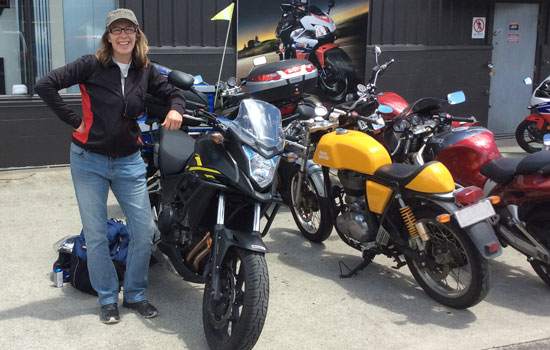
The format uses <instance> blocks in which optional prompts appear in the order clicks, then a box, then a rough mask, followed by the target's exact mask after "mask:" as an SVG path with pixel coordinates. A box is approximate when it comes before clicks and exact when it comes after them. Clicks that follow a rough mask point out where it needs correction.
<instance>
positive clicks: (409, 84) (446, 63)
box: [366, 0, 491, 125]
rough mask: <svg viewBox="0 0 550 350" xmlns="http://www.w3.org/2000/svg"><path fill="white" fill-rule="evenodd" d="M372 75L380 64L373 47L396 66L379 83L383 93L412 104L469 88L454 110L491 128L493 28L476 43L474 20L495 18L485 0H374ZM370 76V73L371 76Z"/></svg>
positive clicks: (369, 49) (368, 64) (369, 55)
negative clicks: (395, 95) (390, 92)
mask: <svg viewBox="0 0 550 350" xmlns="http://www.w3.org/2000/svg"><path fill="white" fill-rule="evenodd" d="M371 4H372V6H371V11H370V13H369V28H370V31H369V33H370V35H369V37H368V41H369V44H370V45H369V46H368V47H367V59H366V72H370V71H371V67H373V66H374V64H375V62H374V54H373V52H372V47H373V45H380V46H381V48H382V55H381V57H380V59H381V60H382V61H383V62H385V61H388V60H390V59H391V58H393V59H395V63H394V64H393V65H392V66H391V67H390V68H388V70H387V71H386V72H385V73H384V75H383V76H382V77H381V78H380V79H379V80H378V88H379V89H378V91H393V92H396V93H398V94H400V95H401V96H403V97H404V98H405V99H406V100H407V101H408V102H413V101H415V100H417V99H419V98H421V97H427V96H430V97H442V98H444V97H445V96H446V95H447V94H448V93H449V92H452V91H457V90H463V91H464V92H465V94H466V99H467V102H466V103H464V104H462V105H460V106H456V107H455V109H454V111H455V112H456V113H459V114H464V115H474V116H475V117H476V118H477V119H478V120H480V121H481V122H482V123H483V124H484V125H487V114H488V104H489V86H490V76H489V73H490V69H489V68H488V67H487V63H488V62H489V61H490V60H491V46H490V34H489V33H491V31H490V30H489V29H487V30H486V35H485V38H484V39H472V18H473V17H486V18H487V19H488V20H489V19H490V9H491V7H490V2H489V1H486V0H483V1H480V0H463V1H448V0H430V1H426V0H371ZM368 74H370V73H368Z"/></svg>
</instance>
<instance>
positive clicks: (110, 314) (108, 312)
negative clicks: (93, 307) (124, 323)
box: [99, 304, 120, 324]
mask: <svg viewBox="0 0 550 350" xmlns="http://www.w3.org/2000/svg"><path fill="white" fill-rule="evenodd" d="M99 319H100V320H101V322H103V323H105V324H112V323H118V321H120V316H119V315H118V307H117V306H116V304H106V305H103V306H102V307H101V312H100V313H99Z"/></svg>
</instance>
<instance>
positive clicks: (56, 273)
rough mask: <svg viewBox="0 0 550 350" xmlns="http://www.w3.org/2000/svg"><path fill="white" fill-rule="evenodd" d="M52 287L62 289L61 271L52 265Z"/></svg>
mask: <svg viewBox="0 0 550 350" xmlns="http://www.w3.org/2000/svg"><path fill="white" fill-rule="evenodd" d="M53 285H54V287H58V288H60V287H63V269H62V268H61V266H57V265H54V267H53Z"/></svg>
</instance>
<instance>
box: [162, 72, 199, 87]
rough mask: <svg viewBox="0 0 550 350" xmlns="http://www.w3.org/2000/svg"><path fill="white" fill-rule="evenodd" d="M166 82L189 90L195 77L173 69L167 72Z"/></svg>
mask: <svg viewBox="0 0 550 350" xmlns="http://www.w3.org/2000/svg"><path fill="white" fill-rule="evenodd" d="M168 82H169V83H170V84H172V85H175V86H177V87H179V88H180V89H182V90H189V89H191V87H192V86H193V84H194V83H195V77H194V76H192V75H191V74H187V73H184V72H181V71H179V70H173V71H171V72H170V73H169V74H168Z"/></svg>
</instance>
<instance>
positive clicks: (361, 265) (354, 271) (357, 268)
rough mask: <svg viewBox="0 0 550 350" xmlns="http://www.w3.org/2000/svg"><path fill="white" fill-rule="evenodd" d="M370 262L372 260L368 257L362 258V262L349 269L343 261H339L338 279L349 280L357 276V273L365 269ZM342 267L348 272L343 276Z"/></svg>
mask: <svg viewBox="0 0 550 350" xmlns="http://www.w3.org/2000/svg"><path fill="white" fill-rule="evenodd" d="M371 262H372V258H371V257H370V256H363V261H361V263H359V264H358V265H357V266H355V267H354V268H353V269H350V268H349V267H348V265H346V264H345V263H344V262H343V261H340V262H339V264H340V276H339V277H340V278H350V277H352V276H354V275H355V274H357V272H359V271H362V270H363V269H364V268H365V267H367V266H368V265H369V264H370V263H371ZM342 266H343V267H345V268H346V269H347V270H348V271H349V272H348V273H346V274H344V273H342Z"/></svg>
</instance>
